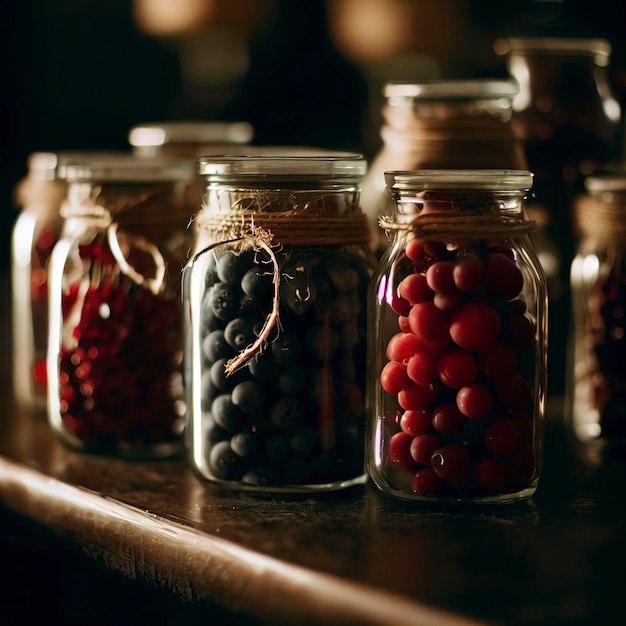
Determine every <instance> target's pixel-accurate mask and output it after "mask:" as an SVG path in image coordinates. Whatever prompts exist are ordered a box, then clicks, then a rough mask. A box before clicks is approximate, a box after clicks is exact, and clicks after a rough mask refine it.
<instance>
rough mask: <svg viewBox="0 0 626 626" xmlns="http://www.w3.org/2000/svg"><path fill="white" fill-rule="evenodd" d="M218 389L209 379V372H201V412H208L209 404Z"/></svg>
mask: <svg viewBox="0 0 626 626" xmlns="http://www.w3.org/2000/svg"><path fill="white" fill-rule="evenodd" d="M218 391H219V390H218V389H216V386H215V385H214V384H213V380H212V378H211V371H210V370H205V371H204V372H202V378H201V379H200V394H201V398H200V404H201V405H202V410H203V411H208V410H210V408H211V404H212V403H213V400H214V399H215V397H216V396H217V394H218Z"/></svg>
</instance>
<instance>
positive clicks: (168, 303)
mask: <svg viewBox="0 0 626 626" xmlns="http://www.w3.org/2000/svg"><path fill="white" fill-rule="evenodd" d="M182 196H183V187H182V186H181V185H180V184H175V183H170V182H166V183H161V184H160V185H159V186H156V187H155V185H154V184H131V185H127V184H121V185H120V184H115V183H102V184H98V183H97V182H94V183H92V182H87V183H75V184H72V183H70V184H69V193H68V200H67V202H66V204H67V207H66V208H67V212H68V213H67V214H68V217H66V222H65V225H64V228H63V232H62V235H61V237H60V239H59V241H58V243H57V244H56V245H55V247H54V249H53V252H52V256H51V259H50V272H49V273H50V281H51V282H50V290H49V293H50V320H49V344H48V359H47V363H48V372H49V390H48V417H49V421H50V425H51V427H52V429H53V431H54V432H55V434H56V435H57V436H58V437H59V438H60V439H61V441H62V442H63V443H64V444H66V445H67V446H69V447H72V448H75V449H77V450H81V451H86V452H93V453H100V454H106V455H114V456H124V457H137V458H153V457H155V458H156V457H165V456H171V455H173V454H179V453H181V451H182V433H183V425H184V424H183V422H184V392H183V387H182V349H183V345H182V344H183V334H182V303H181V293H180V268H181V267H182V266H183V263H184V261H185V259H186V255H187V254H188V250H189V248H190V246H191V241H190V236H189V233H188V231H187V230H186V225H187V220H188V216H187V215H186V214H185V212H184V211H182V210H181V208H182ZM95 197H97V198H98V199H97V201H96V202H95V204H94V202H93V199H94V198H95ZM122 205H123V207H122ZM106 207H112V208H111V211H112V212H111V214H106V215H103V212H101V211H100V210H99V209H100V208H103V209H105V212H106ZM113 207H115V208H113ZM120 207H122V208H120ZM138 207H140V213H136V212H135V209H137V208H138ZM144 212H145V213H144ZM72 213H73V215H72Z"/></svg>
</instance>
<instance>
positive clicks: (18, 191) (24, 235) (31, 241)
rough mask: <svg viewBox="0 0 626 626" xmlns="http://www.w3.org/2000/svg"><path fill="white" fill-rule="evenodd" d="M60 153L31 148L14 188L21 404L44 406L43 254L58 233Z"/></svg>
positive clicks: (16, 361) (16, 376)
mask: <svg viewBox="0 0 626 626" xmlns="http://www.w3.org/2000/svg"><path fill="white" fill-rule="evenodd" d="M58 160H59V155H58V154H56V153H53V152H35V153H33V154H31V155H30V156H29V157H28V161H27V174H26V176H25V177H24V178H22V180H20V181H19V183H18V184H17V185H16V187H15V189H14V196H13V201H14V205H15V206H16V207H17V209H18V210H19V214H18V217H17V219H16V220H15V223H14V225H13V232H12V237H11V301H12V313H11V317H12V331H13V332H12V342H13V346H12V355H13V394H14V398H15V401H16V402H17V404H18V406H19V407H21V408H24V409H41V410H44V409H45V408H46V391H47V376H46V348H47V345H48V259H49V257H50V253H51V252H52V248H53V246H54V244H55V243H56V241H57V239H58V237H59V234H60V232H61V226H62V223H63V220H62V218H61V215H60V208H61V203H62V201H63V198H64V197H65V191H66V187H65V182H64V181H60V180H59V179H58V177H57V166H58Z"/></svg>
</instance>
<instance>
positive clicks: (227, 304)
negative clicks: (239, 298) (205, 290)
mask: <svg viewBox="0 0 626 626" xmlns="http://www.w3.org/2000/svg"><path fill="white" fill-rule="evenodd" d="M210 302H211V310H212V311H213V314H214V315H215V317H217V318H218V319H220V320H229V319H232V317H233V316H234V315H235V314H236V312H237V308H238V303H237V302H236V298H235V292H234V291H233V289H232V287H230V286H229V285H227V284H226V283H217V284H216V285H213V287H212V288H211V290H210Z"/></svg>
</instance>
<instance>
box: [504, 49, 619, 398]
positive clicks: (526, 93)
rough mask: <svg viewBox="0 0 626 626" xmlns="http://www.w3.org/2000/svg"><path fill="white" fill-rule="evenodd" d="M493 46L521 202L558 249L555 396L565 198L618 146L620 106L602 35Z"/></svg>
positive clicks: (565, 288) (560, 365) (553, 317)
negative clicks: (516, 150) (522, 156)
mask: <svg viewBox="0 0 626 626" xmlns="http://www.w3.org/2000/svg"><path fill="white" fill-rule="evenodd" d="M494 50H495V51H496V53H497V54H498V55H500V56H501V57H502V58H503V59H504V60H505V63H506V68H507V70H508V72H509V73H510V75H511V76H512V77H513V78H514V79H516V80H517V82H518V83H519V87H520V89H519V93H518V94H517V95H516V97H515V98H514V100H513V117H512V122H511V123H512V125H513V128H514V130H515V133H516V135H517V137H518V138H519V139H520V140H521V141H522V142H523V144H524V148H525V152H526V159H527V161H528V168H529V169H530V170H531V171H532V172H533V173H534V174H535V178H534V185H533V196H534V197H533V198H532V201H531V202H529V208H530V210H531V211H533V212H535V213H536V214H537V215H539V216H541V219H542V220H543V221H544V222H545V232H546V233H547V235H548V237H549V241H550V242H551V244H553V246H555V248H553V249H556V250H558V251H559V255H558V256H556V257H553V258H552V259H551V262H553V263H554V264H555V266H554V267H551V268H550V269H549V274H550V275H551V276H552V277H553V279H552V280H551V281H550V285H549V289H550V326H551V328H552V332H551V335H550V359H549V362H550V377H549V390H550V392H551V393H554V394H557V395H562V394H563V393H564V387H565V370H566V367H565V361H564V355H565V346H566V342H567V324H566V323H565V320H567V319H569V310H570V281H569V272H570V266H571V262H572V259H573V256H574V250H575V238H574V235H573V229H572V219H571V203H572V200H573V198H574V197H575V196H576V195H578V194H580V193H582V192H583V191H584V180H585V178H586V177H587V176H589V175H591V174H593V173H594V172H596V171H597V170H598V168H599V167H603V166H605V165H606V164H609V163H612V162H615V161H616V160H617V159H618V158H619V156H620V152H621V149H622V146H621V140H622V137H621V107H620V103H619V101H618V100H617V98H616V96H615V95H614V93H613V89H612V85H611V82H610V80H609V74H608V69H609V65H610V61H611V45H610V43H609V42H608V41H606V40H605V39H602V38H584V37H583V38H569V37H518V38H516V37H512V38H505V39H498V40H496V41H495V42H494Z"/></svg>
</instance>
